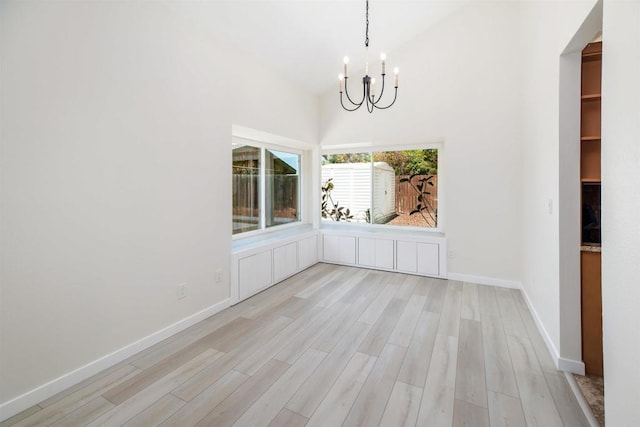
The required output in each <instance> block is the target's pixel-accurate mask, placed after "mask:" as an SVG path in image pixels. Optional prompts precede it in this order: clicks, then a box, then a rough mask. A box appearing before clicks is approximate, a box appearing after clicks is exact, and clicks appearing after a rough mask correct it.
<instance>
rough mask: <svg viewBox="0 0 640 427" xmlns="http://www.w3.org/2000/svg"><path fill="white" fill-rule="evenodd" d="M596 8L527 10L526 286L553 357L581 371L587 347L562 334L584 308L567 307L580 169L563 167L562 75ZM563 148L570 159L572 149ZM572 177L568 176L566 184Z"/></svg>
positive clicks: (535, 5)
mask: <svg viewBox="0 0 640 427" xmlns="http://www.w3.org/2000/svg"><path fill="white" fill-rule="evenodd" d="M594 4H595V1H576V2H569V1H565V2H536V1H532V2H525V3H522V28H521V29H522V37H523V46H522V49H523V52H524V55H523V56H522V62H521V64H522V67H523V68H522V72H523V82H522V83H523V93H522V105H523V112H522V113H523V122H522V137H521V140H522V146H523V150H522V159H521V164H522V174H521V176H522V194H523V195H525V197H523V198H522V213H523V227H522V230H523V232H522V242H523V245H524V246H523V275H522V285H523V289H524V291H525V292H526V294H527V296H528V298H529V300H530V302H531V304H532V306H533V308H534V310H535V312H536V315H537V317H538V320H539V321H540V323H541V324H542V326H543V328H544V330H545V331H546V335H547V336H546V337H545V338H546V340H547V344H548V345H550V346H551V350H552V356H553V357H554V358H555V359H556V360H558V359H560V362H561V365H562V367H563V368H565V369H572V370H575V371H579V370H580V368H581V366H582V362H581V355H580V353H579V351H580V349H579V341H578V345H577V346H576V340H575V339H574V340H572V341H571V342H570V343H568V345H567V346H563V343H562V341H561V333H560V330H561V312H562V311H565V310H570V311H571V316H569V317H570V320H571V322H572V324H573V325H574V326H575V318H576V316H579V313H576V310H579V305H578V304H577V301H574V303H575V304H573V305H572V306H571V307H569V306H567V307H565V306H561V304H560V294H561V285H562V284H561V282H560V265H559V260H560V235H561V233H560V217H559V215H558V212H559V210H558V208H559V207H561V208H565V207H567V208H570V206H567V204H570V203H569V201H567V200H564V199H563V200H562V203H561V201H560V200H559V194H560V193H559V189H560V176H561V174H560V169H561V168H567V167H573V169H571V170H574V169H575V163H571V165H567V164H561V158H560V148H561V147H560V145H559V141H560V137H559V135H560V132H561V129H560V126H559V117H560V109H559V106H560V102H559V100H560V81H561V75H560V70H561V55H562V53H563V51H564V50H565V48H566V47H567V45H568V44H569V42H570V41H571V40H572V38H573V36H574V35H575V34H576V32H577V31H578V29H579V28H580V26H581V25H582V23H583V21H584V20H585V18H586V17H587V15H588V14H589V12H590V11H591V10H592V8H593V6H594ZM594 35H595V34H594ZM565 77H566V76H565ZM575 78H576V79H579V76H575ZM574 89H575V88H574ZM562 149H563V150H565V149H567V150H568V151H569V152H570V148H567V147H564V146H563V147H562ZM578 153H579V152H578ZM574 154H575V153H574ZM563 158H564V157H563ZM574 160H575V159H574ZM568 173H569V172H568V171H567V170H564V171H563V175H562V176H563V179H566V178H567V174H568ZM576 178H577V177H576ZM564 184H566V183H565V182H564V181H563V185H564ZM577 215H578V212H576V217H575V219H574V221H579V216H577ZM563 224H564V225H566V223H564V222H563ZM574 249H575V250H576V251H577V250H578V249H579V248H578V247H577V246H574ZM565 314H566V313H565ZM567 323H569V322H567ZM574 333H579V331H574ZM565 347H566V348H565ZM562 362H564V363H562Z"/></svg>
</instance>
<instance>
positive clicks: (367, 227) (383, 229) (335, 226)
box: [320, 222, 446, 238]
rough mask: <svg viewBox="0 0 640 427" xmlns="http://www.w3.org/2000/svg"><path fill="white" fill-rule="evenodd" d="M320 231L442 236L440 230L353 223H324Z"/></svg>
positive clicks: (398, 235) (403, 235)
mask: <svg viewBox="0 0 640 427" xmlns="http://www.w3.org/2000/svg"><path fill="white" fill-rule="evenodd" d="M320 231H333V232H338V231H339V232H341V233H346V234H375V235H378V236H397V237H432V238H444V237H446V236H445V233H443V232H442V231H431V230H424V229H418V228H416V227H411V228H407V227H401V226H389V225H372V224H353V223H340V224H339V223H325V222H323V223H322V224H321V225H320Z"/></svg>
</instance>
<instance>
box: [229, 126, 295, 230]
mask: <svg viewBox="0 0 640 427" xmlns="http://www.w3.org/2000/svg"><path fill="white" fill-rule="evenodd" d="M235 144H241V145H247V146H250V147H254V148H259V149H260V179H259V184H260V191H259V193H260V195H259V198H258V212H259V214H260V216H259V218H258V229H256V230H250V231H244V232H240V233H237V234H234V233H233V214H232V215H231V225H232V226H231V238H232V240H238V239H243V238H246V237H253V236H259V235H261V234H267V233H272V232H274V231H280V230H285V229H287V228H292V227H298V226H300V225H302V224H303V223H304V218H305V201H304V200H303V199H302V198H303V195H304V192H303V191H302V189H303V188H304V185H305V183H306V179H305V177H304V174H305V172H304V164H305V157H306V154H305V150H303V149H300V148H297V147H292V146H287V145H280V144H272V143H267V142H263V141H257V140H254V139H249V138H243V137H240V136H233V137H232V138H231V155H232V167H233V148H234V145H235ZM267 150H274V151H281V152H285V153H289V154H295V155H297V156H298V194H297V199H298V220H296V221H292V222H288V223H285V224H279V225H273V226H270V227H267V226H266V218H267V214H266V206H267V203H266V202H267V186H266V184H267V182H266V180H267V176H266V175H267V174H266V170H267V165H266V161H265V160H266V151H267ZM231 185H232V189H231V192H232V194H233V182H232V184H231ZM232 209H233V206H232Z"/></svg>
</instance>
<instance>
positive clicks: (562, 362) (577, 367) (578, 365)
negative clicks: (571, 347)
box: [558, 357, 585, 375]
mask: <svg viewBox="0 0 640 427" xmlns="http://www.w3.org/2000/svg"><path fill="white" fill-rule="evenodd" d="M584 369H585V368H584V362H583V361H582V360H572V359H565V358H563V357H559V358H558V370H559V371H564V372H570V373H572V374H578V375H584Z"/></svg>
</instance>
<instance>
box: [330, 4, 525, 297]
mask: <svg viewBox="0 0 640 427" xmlns="http://www.w3.org/2000/svg"><path fill="white" fill-rule="evenodd" d="M518 18H519V6H518V5H517V4H516V3H510V2H481V3H479V4H473V5H471V6H469V7H465V8H463V9H461V10H460V11H458V12H456V13H455V14H453V15H451V16H450V17H449V18H447V19H446V20H444V21H443V22H441V23H440V24H438V25H436V26H434V27H432V28H431V29H429V30H428V31H427V32H426V33H424V34H423V35H422V36H420V37H418V38H417V39H415V40H413V41H412V42H410V43H408V44H407V45H405V46H403V47H402V49H399V50H396V51H392V52H387V58H388V59H387V67H388V69H391V68H392V67H393V66H394V65H398V66H399V67H400V87H399V95H398V100H397V102H396V105H394V106H393V107H391V108H390V109H389V110H386V111H374V113H373V114H368V113H367V112H366V111H364V108H363V109H361V110H359V111H357V112H346V111H343V110H342V109H341V108H340V107H339V101H338V99H339V98H338V93H337V82H336V89H335V90H332V91H330V92H329V93H327V94H325V95H324V96H323V98H322V102H321V128H320V132H321V133H320V140H321V144H325V145H334V144H335V145H339V144H348V143H360V142H371V143H373V144H378V145H389V144H413V143H427V142H432V141H438V140H444V149H443V150H442V154H443V155H444V165H441V169H440V171H439V172H440V176H439V182H438V184H439V187H440V188H442V189H444V190H443V192H444V194H442V193H441V194H440V195H439V206H440V212H441V214H442V215H441V217H440V218H439V219H441V220H442V224H443V226H444V229H445V231H446V235H447V239H448V248H449V249H450V250H453V251H455V258H454V259H450V260H449V272H450V273H451V274H450V275H451V276H452V277H457V278H468V279H469V280H472V281H475V280H477V279H478V278H484V279H488V280H489V281H490V282H493V283H498V282H499V283H502V284H511V285H517V283H518V282H519V280H520V277H521V246H522V244H521V236H520V234H521V233H520V229H521V227H522V222H521V214H520V202H519V199H520V194H521V193H520V183H519V180H518V179H514V177H518V176H519V174H520V172H519V171H520V158H521V155H520V151H521V145H520V137H521V134H520V128H521V114H520V111H521V68H520V63H519V58H520V56H521V54H522V53H521V52H522V51H521V46H520V39H519V36H518V31H519V24H520V23H519V19H518ZM375 41H376V40H375V38H373V39H372V44H371V50H372V57H374V58H375V57H377V51H376V46H375V45H374V43H375ZM351 65H353V67H352V68H351V72H350V74H351V77H352V79H350V80H351V81H353V83H354V84H356V85H357V82H358V80H359V79H358V78H356V76H359V75H360V72H356V66H357V65H358V64H351ZM370 69H371V70H374V71H373V72H372V74H375V73H378V72H379V71H378V70H379V64H377V63H374V64H372V66H371V68H370ZM338 71H340V70H336V73H337V72H338ZM352 92H353V93H355V92H356V90H355V86H354V89H352ZM456 275H457V276H456Z"/></svg>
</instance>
